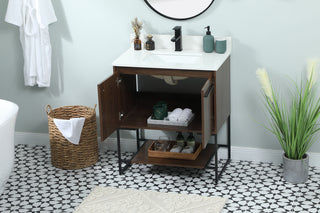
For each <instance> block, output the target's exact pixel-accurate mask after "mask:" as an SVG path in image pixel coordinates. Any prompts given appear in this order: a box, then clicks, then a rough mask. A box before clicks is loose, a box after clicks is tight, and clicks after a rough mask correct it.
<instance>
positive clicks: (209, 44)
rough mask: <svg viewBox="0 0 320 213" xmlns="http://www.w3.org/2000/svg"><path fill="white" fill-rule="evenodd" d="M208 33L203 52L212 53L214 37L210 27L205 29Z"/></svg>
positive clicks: (204, 37)
mask: <svg viewBox="0 0 320 213" xmlns="http://www.w3.org/2000/svg"><path fill="white" fill-rule="evenodd" d="M205 29H207V33H206V35H205V36H203V51H204V52H206V53H211V52H213V50H214V37H213V36H212V35H211V31H210V26H207V27H205Z"/></svg>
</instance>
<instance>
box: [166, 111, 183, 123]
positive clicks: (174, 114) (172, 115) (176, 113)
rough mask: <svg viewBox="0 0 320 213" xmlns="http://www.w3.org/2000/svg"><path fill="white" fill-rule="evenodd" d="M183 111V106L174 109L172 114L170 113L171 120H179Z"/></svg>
mask: <svg viewBox="0 0 320 213" xmlns="http://www.w3.org/2000/svg"><path fill="white" fill-rule="evenodd" d="M181 113H182V109H181V108H176V109H174V110H173V111H172V112H171V113H170V115H168V119H169V121H177V120H178V118H179V117H180V115H181Z"/></svg>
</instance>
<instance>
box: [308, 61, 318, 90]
mask: <svg viewBox="0 0 320 213" xmlns="http://www.w3.org/2000/svg"><path fill="white" fill-rule="evenodd" d="M318 65H319V60H317V59H309V60H308V67H307V80H308V81H309V82H310V85H309V90H310V89H311V87H312V86H313V84H314V83H315V82H316V80H317V73H316V68H317V66H318Z"/></svg>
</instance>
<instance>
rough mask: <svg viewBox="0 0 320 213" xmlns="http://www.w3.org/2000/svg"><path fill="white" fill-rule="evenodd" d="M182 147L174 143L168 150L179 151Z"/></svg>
mask: <svg viewBox="0 0 320 213" xmlns="http://www.w3.org/2000/svg"><path fill="white" fill-rule="evenodd" d="M181 150H182V147H181V146H178V145H174V146H173V147H172V148H171V149H170V152H181Z"/></svg>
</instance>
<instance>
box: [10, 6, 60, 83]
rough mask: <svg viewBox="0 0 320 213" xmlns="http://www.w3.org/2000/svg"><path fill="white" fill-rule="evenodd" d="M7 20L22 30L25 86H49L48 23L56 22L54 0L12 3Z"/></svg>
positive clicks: (49, 47) (49, 52) (49, 46)
mask: <svg viewBox="0 0 320 213" xmlns="http://www.w3.org/2000/svg"><path fill="white" fill-rule="evenodd" d="M5 21H6V22H8V23H11V24H14V25H17V26H19V27H20V42H21V45H22V50H23V56H24V82H25V85H26V86H35V85H38V86H39V87H50V76H51V44H50V36H49V24H51V23H54V22H56V21H57V18H56V15H55V13H54V9H53V6H52V3H51V0H9V3H8V8H7V14H6V17H5Z"/></svg>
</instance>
